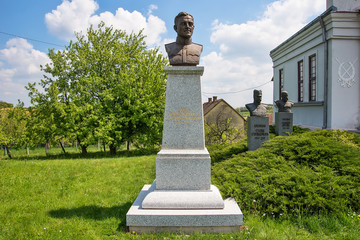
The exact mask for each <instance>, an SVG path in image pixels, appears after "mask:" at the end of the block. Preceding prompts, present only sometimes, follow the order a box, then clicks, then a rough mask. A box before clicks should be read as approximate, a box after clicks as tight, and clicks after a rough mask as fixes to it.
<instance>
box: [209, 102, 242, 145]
mask: <svg viewBox="0 0 360 240" xmlns="http://www.w3.org/2000/svg"><path fill="white" fill-rule="evenodd" d="M225 110H226V108H222V109H221V110H220V111H218V112H217V114H216V116H215V118H214V119H213V120H212V121H210V122H207V121H205V124H204V128H205V143H206V144H207V145H211V144H222V143H232V142H235V141H239V140H240V139H241V138H242V137H243V136H244V135H245V133H244V130H242V129H238V128H237V127H236V124H235V123H234V120H233V119H232V118H231V117H228V114H226V112H225Z"/></svg>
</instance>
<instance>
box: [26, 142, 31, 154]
mask: <svg viewBox="0 0 360 240" xmlns="http://www.w3.org/2000/svg"><path fill="white" fill-rule="evenodd" d="M26 155H27V156H29V155H30V149H29V144H26Z"/></svg>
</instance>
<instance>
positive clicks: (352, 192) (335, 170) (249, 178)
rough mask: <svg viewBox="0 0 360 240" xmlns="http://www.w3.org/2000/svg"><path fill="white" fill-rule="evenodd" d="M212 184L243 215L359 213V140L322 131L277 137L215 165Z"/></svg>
mask: <svg viewBox="0 0 360 240" xmlns="http://www.w3.org/2000/svg"><path fill="white" fill-rule="evenodd" d="M212 174H213V183H214V184H215V185H217V186H219V189H220V191H221V192H222V194H223V196H224V197H234V198H235V199H236V200H237V202H238V203H239V205H240V206H241V208H242V209H243V210H244V211H250V212H255V213H261V214H273V215H274V216H276V215H280V214H282V215H287V214H291V213H319V212H338V211H347V210H348V209H349V208H352V209H354V210H359V209H360V201H359V196H360V137H359V135H357V134H353V133H349V132H345V131H329V130H320V131H314V132H304V133H303V134H293V135H291V136H288V137H275V138H273V139H270V140H269V141H268V142H266V143H265V144H264V145H263V147H262V148H260V149H258V150H257V151H253V152H246V153H242V154H239V155H237V156H234V157H232V158H230V159H227V160H225V161H222V162H220V163H216V164H215V165H214V166H213V170H212Z"/></svg>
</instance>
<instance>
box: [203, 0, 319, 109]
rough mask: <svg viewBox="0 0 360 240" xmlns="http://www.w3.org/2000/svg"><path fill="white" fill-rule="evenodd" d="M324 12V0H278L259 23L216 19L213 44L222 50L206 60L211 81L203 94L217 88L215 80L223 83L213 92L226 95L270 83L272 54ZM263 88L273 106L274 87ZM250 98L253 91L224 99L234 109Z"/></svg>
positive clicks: (265, 97)
mask: <svg viewBox="0 0 360 240" xmlns="http://www.w3.org/2000/svg"><path fill="white" fill-rule="evenodd" d="M324 10H325V1H323V0H302V1H298V0H279V1H275V2H273V3H271V4H269V5H268V6H267V9H266V11H265V12H264V13H263V14H262V16H260V17H259V18H258V19H257V20H253V21H248V22H245V23H234V24H229V23H222V22H220V21H219V20H214V22H213V25H212V31H213V32H212V34H211V38H210V41H211V42H212V43H213V44H215V45H217V46H218V49H219V50H218V51H217V52H216V53H215V52H214V53H210V54H209V55H208V56H206V57H205V58H204V60H203V63H204V64H205V66H206V71H209V73H208V74H206V73H204V76H206V81H208V83H206V82H205V81H204V92H206V91H208V90H207V89H206V88H207V86H211V87H214V86H215V84H216V83H215V81H219V82H221V84H218V86H219V87H220V88H216V87H214V89H223V90H224V92H226V91H229V90H227V89H230V90H243V89H247V88H248V87H251V86H254V87H255V86H258V85H261V84H263V83H266V82H268V81H270V79H271V78H272V63H271V58H270V57H269V52H270V51H271V50H272V49H273V48H275V47H276V46H277V45H279V44H280V43H282V42H283V41H285V40H286V39H287V38H289V37H290V36H291V35H292V34H294V33H296V32H297V31H298V30H300V29H301V28H302V27H304V26H305V25H306V24H307V23H308V22H309V21H310V20H311V18H312V17H314V16H316V15H319V14H320V13H321V12H323V11H324ZM214 69H217V70H216V71H214ZM205 74H206V75H205ZM215 76H217V77H216V78H215ZM263 89H264V90H265V92H264V90H263V102H266V103H272V84H267V85H264V86H263ZM205 90H206V91H205ZM215 92H217V93H220V92H222V91H220V90H217V91H215ZM269 93H270V94H269ZM244 94H246V95H247V96H250V98H247V101H246V100H243V98H244V97H243V96H244ZM218 95H220V94H218ZM220 96H221V95H220ZM251 96H252V92H251V91H250V92H249V91H248V92H243V93H241V94H240V93H239V94H235V95H224V96H223V98H224V99H229V101H231V103H230V104H232V105H234V106H244V104H245V103H247V102H249V101H251V99H252V97H251ZM267 96H268V97H267ZM230 99H231V100H230ZM235 100H236V101H235Z"/></svg>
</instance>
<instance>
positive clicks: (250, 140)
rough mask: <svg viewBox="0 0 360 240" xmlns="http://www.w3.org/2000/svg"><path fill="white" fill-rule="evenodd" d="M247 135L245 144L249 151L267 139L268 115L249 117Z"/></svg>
mask: <svg viewBox="0 0 360 240" xmlns="http://www.w3.org/2000/svg"><path fill="white" fill-rule="evenodd" d="M247 135H248V136H247V144H248V149H249V150H250V151H254V150H256V149H258V148H259V147H261V144H262V143H263V142H265V141H267V140H269V117H257V116H251V117H249V118H248V131H247Z"/></svg>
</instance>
